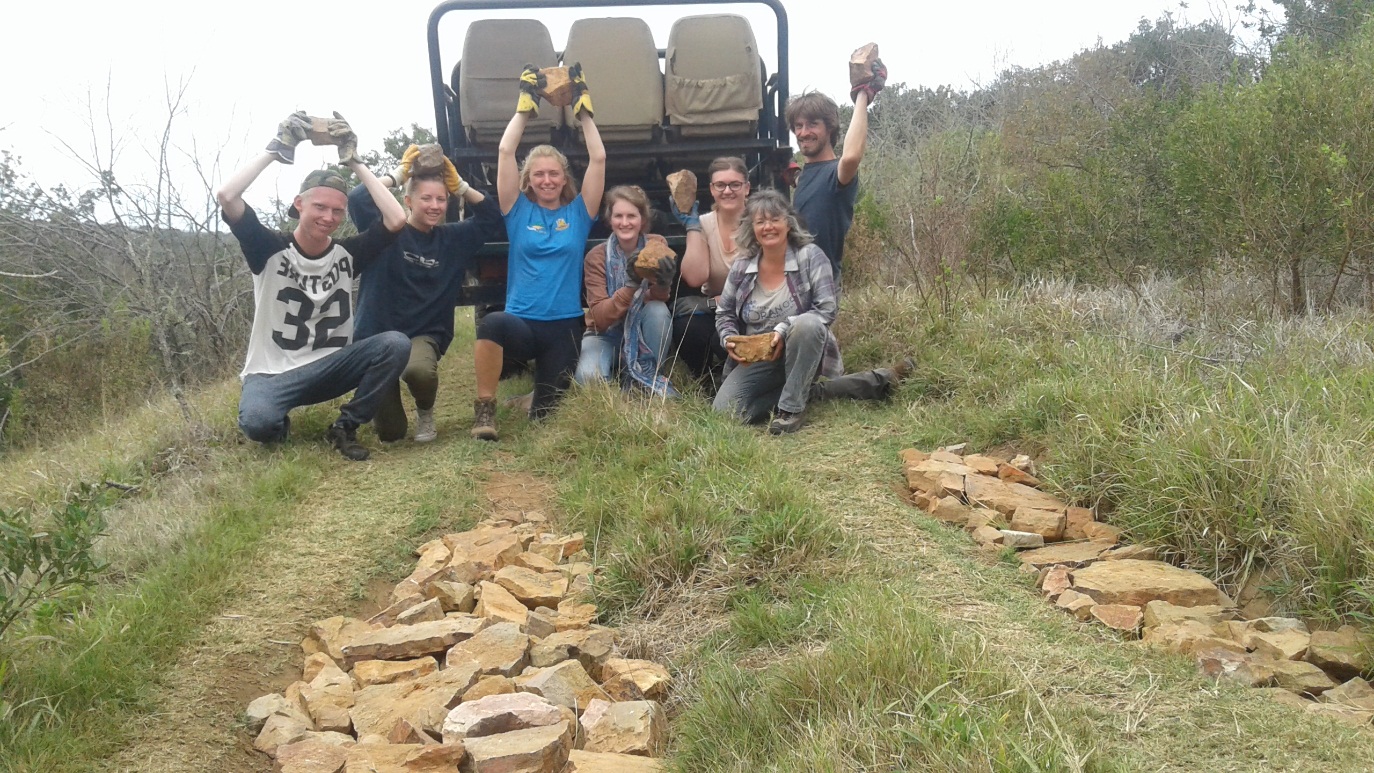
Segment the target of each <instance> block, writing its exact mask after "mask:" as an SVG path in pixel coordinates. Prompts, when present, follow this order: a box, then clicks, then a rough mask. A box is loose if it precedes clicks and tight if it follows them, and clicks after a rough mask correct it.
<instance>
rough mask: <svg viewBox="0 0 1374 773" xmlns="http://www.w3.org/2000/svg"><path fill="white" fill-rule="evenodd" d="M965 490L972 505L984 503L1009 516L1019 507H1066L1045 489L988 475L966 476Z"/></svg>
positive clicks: (1039, 508) (1044, 508)
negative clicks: (1044, 490)
mask: <svg viewBox="0 0 1374 773" xmlns="http://www.w3.org/2000/svg"><path fill="white" fill-rule="evenodd" d="M964 491H965V494H966V495H967V498H968V503H969V504H970V505H982V506H984V507H988V508H991V509H993V510H996V511H997V512H999V513H1002V514H1003V515H1006V516H1008V517H1010V516H1012V515H1014V514H1015V513H1016V508H1018V507H1029V508H1033V509H1036V510H1061V511H1062V510H1064V509H1065V508H1066V505H1065V504H1064V503H1063V502H1061V501H1059V500H1058V499H1057V498H1055V497H1053V496H1050V495H1049V494H1046V493H1044V492H1043V491H1038V490H1036V489H1033V488H1031V487H1030V486H1023V485H1021V484H1020V483H1009V482H1007V481H1004V480H1001V479H1000V478H989V477H988V476H986V475H970V476H967V477H966V478H964Z"/></svg>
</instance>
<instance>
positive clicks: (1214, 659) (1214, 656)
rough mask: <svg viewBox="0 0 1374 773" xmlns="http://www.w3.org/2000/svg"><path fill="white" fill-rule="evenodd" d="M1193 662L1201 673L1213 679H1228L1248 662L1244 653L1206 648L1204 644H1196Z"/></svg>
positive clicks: (1218, 648)
mask: <svg viewBox="0 0 1374 773" xmlns="http://www.w3.org/2000/svg"><path fill="white" fill-rule="evenodd" d="M1193 660H1194V661H1195V662H1196V663H1197V666H1198V669H1199V670H1200V671H1202V673H1204V674H1206V675H1207V676H1210V677H1212V678H1213V679H1225V678H1229V677H1231V675H1232V674H1234V673H1235V672H1236V670H1237V669H1239V668H1240V667H1241V666H1243V665H1245V664H1246V663H1248V662H1249V658H1248V656H1247V655H1246V654H1245V653H1244V652H1236V651H1234V650H1228V649H1223V648H1220V647H1207V646H1206V644H1205V643H1198V645H1197V646H1196V649H1194V651H1193Z"/></svg>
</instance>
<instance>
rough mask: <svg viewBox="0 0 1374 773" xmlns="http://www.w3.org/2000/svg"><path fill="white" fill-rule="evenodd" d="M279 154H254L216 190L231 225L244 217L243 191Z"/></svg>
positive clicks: (216, 195)
mask: <svg viewBox="0 0 1374 773" xmlns="http://www.w3.org/2000/svg"><path fill="white" fill-rule="evenodd" d="M277 159H278V156H277V155H276V154H273V153H261V154H259V155H257V156H254V157H253V159H252V160H250V161H249V162H248V163H247V164H246V165H245V166H244V167H243V168H242V169H240V170H238V171H237V172H235V173H234V174H233V176H232V177H230V178H229V179H228V180H225V181H224V184H223V185H221V186H220V188H219V190H217V191H215V199H216V200H217V201H219V207H220V209H222V210H224V219H225V220H227V221H228V222H229V224H230V225H233V224H234V223H237V222H238V221H239V219H240V218H242V217H243V212H244V209H245V208H246V207H247V205H246V204H244V203H243V192H244V191H246V190H248V186H250V185H252V184H253V181H254V180H256V179H258V175H260V174H262V173H263V170H265V169H267V167H269V166H271V165H272V162H273V161H276V160H277Z"/></svg>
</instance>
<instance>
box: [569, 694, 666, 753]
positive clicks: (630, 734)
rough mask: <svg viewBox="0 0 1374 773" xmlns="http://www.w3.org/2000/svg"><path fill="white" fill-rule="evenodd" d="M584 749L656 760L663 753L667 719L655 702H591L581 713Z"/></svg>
mask: <svg viewBox="0 0 1374 773" xmlns="http://www.w3.org/2000/svg"><path fill="white" fill-rule="evenodd" d="M581 722H582V733H583V736H582V737H583V748H584V749H586V750H587V751H589V752H614V753H616V754H639V755H643V756H645V757H657V756H659V755H661V754H662V752H663V744H664V741H665V739H666V737H667V732H668V718H667V716H666V715H664V713H663V709H662V707H660V706H659V705H658V703H657V702H655V701H633V702H629V703H611V702H609V701H604V700H594V701H592V702H591V704H590V705H589V706H587V710H586V711H584V712H583V713H582V719H581Z"/></svg>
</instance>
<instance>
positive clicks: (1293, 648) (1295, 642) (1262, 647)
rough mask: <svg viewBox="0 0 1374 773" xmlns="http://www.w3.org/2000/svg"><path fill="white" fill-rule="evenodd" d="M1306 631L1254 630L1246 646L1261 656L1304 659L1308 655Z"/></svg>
mask: <svg viewBox="0 0 1374 773" xmlns="http://www.w3.org/2000/svg"><path fill="white" fill-rule="evenodd" d="M1309 639H1311V637H1310V636H1308V635H1307V634H1306V633H1303V632H1302V631H1298V630H1287V631H1273V632H1271V633H1262V632H1254V633H1251V634H1250V635H1249V636H1247V637H1246V639H1245V642H1244V644H1245V648H1246V649H1248V650H1253V651H1254V653H1255V654H1256V655H1258V656H1260V657H1265V658H1273V659H1275V660H1302V659H1303V657H1304V656H1306V655H1307V645H1308V641H1309Z"/></svg>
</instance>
